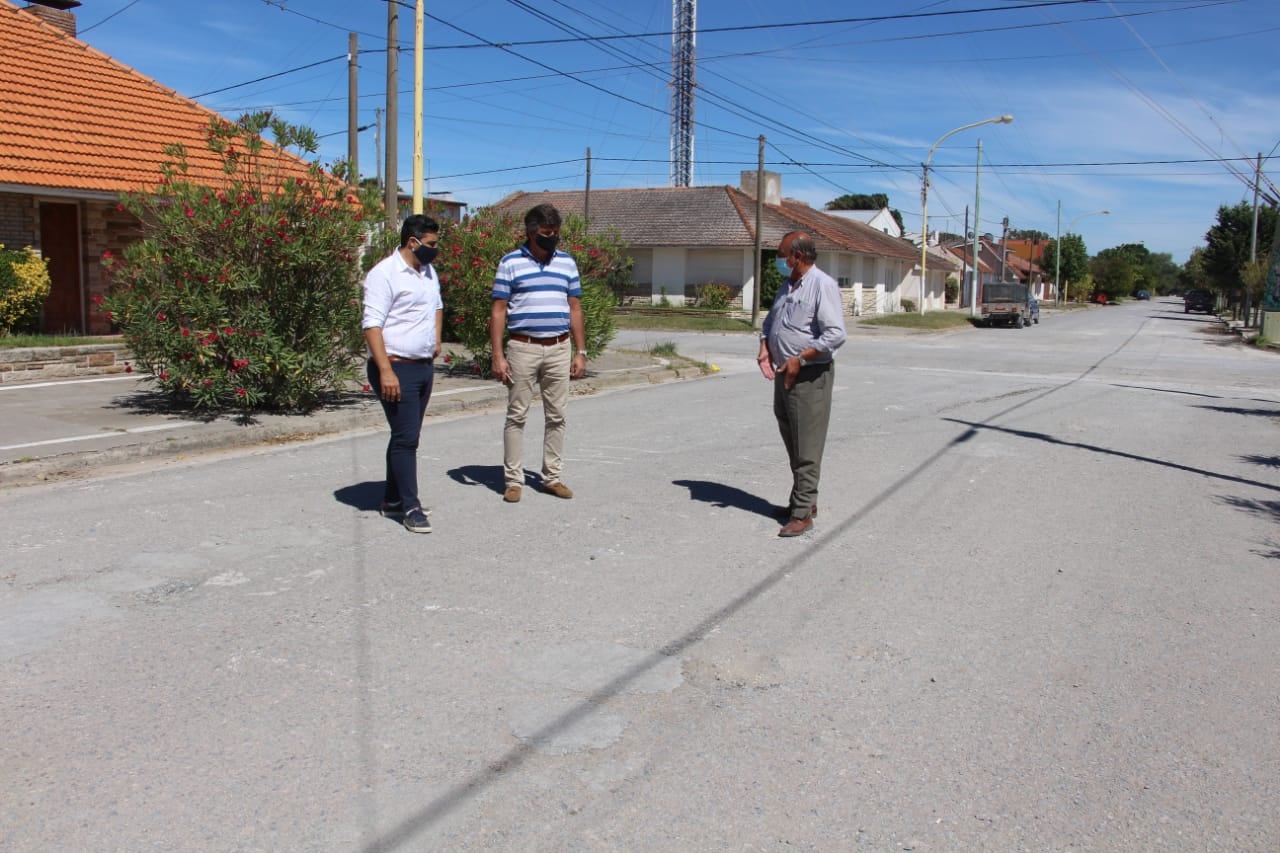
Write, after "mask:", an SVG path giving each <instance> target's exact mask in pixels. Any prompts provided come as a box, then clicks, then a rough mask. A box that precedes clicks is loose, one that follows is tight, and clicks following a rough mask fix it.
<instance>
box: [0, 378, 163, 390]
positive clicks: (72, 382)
mask: <svg viewBox="0 0 1280 853" xmlns="http://www.w3.org/2000/svg"><path fill="white" fill-rule="evenodd" d="M141 378H142V377H141V376H137V375H134V376H98V377H95V378H93V379H63V380H61V381H58V382H18V383H16V384H12V385H0V391H23V390H26V389H28V388H53V387H54V386H56V385H82V384H84V383H86V382H124V381H125V380H133V381H134V382H137V381H138V380H139V379H141Z"/></svg>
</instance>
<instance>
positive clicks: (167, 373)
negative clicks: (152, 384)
mask: <svg viewBox="0 0 1280 853" xmlns="http://www.w3.org/2000/svg"><path fill="white" fill-rule="evenodd" d="M160 378H161V379H168V378H169V371H167V370H166V371H165V372H164V373H161V374H160Z"/></svg>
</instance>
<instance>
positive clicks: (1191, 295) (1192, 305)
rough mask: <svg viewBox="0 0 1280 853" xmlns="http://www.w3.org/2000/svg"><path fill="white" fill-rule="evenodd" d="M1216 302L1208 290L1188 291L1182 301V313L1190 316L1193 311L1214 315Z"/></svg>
mask: <svg viewBox="0 0 1280 853" xmlns="http://www.w3.org/2000/svg"><path fill="white" fill-rule="evenodd" d="M1216 301H1217V300H1216V299H1215V298H1214V295H1213V293H1212V292H1210V291H1208V290H1188V291H1187V295H1186V296H1185V297H1183V300H1182V313H1184V314H1190V313H1191V312H1192V311H1203V312H1205V313H1206V314H1212V313H1213V308H1214V303H1215V302H1216Z"/></svg>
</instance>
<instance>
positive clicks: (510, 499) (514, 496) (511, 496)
mask: <svg viewBox="0 0 1280 853" xmlns="http://www.w3.org/2000/svg"><path fill="white" fill-rule="evenodd" d="M502 499H503V500H504V501H506V502H507V503H509V504H518V503H520V487H519V486H507V490H506V491H505V492H503V493H502Z"/></svg>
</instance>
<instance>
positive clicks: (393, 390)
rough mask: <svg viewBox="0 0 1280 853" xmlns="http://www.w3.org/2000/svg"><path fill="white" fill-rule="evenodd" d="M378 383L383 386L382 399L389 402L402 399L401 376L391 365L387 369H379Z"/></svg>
mask: <svg viewBox="0 0 1280 853" xmlns="http://www.w3.org/2000/svg"><path fill="white" fill-rule="evenodd" d="M378 385H379V386H381V388H382V399H384V400H386V401H387V402H388V403H394V402H396V401H398V400H399V399H400V377H398V376H396V372H395V371H394V370H392V369H391V367H390V365H388V366H387V369H386V370H379V371H378Z"/></svg>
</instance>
